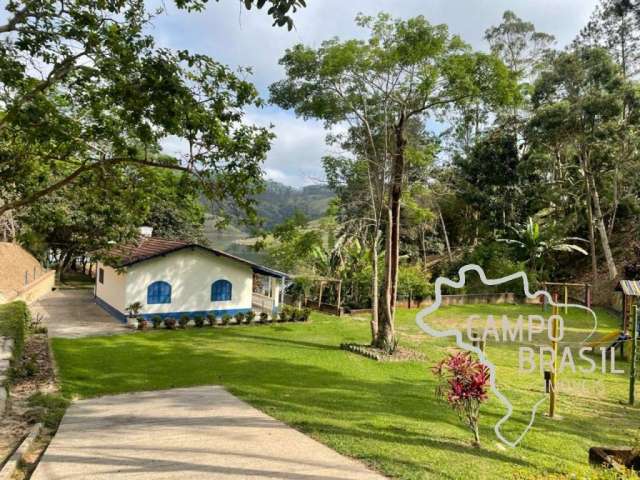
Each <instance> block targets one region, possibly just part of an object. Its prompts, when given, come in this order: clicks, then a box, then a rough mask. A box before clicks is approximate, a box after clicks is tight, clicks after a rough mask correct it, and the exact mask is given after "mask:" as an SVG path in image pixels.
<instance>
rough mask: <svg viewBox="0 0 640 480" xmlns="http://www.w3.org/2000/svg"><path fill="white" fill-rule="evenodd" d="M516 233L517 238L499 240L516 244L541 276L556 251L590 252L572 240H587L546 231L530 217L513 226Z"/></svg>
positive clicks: (549, 230)
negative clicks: (520, 224)
mask: <svg viewBox="0 0 640 480" xmlns="http://www.w3.org/2000/svg"><path fill="white" fill-rule="evenodd" d="M511 229H512V230H513V232H514V233H515V238H500V239H498V241H499V242H504V243H508V244H510V245H514V246H515V247H516V248H517V249H518V250H520V251H521V252H522V253H523V254H524V255H525V256H526V262H527V263H528V265H529V267H530V268H531V269H532V270H533V271H534V272H536V274H537V275H538V276H539V277H541V276H542V273H543V272H544V268H545V264H546V263H548V262H549V261H550V259H551V257H552V254H553V253H554V252H569V253H581V254H582V255H588V252H587V251H586V250H585V249H584V248H582V247H580V246H579V245H576V244H575V243H571V242H576V241H578V242H587V240H585V239H583V238H579V237H559V236H556V235H555V232H554V231H553V230H551V229H548V230H545V231H544V232H543V231H542V230H541V228H540V224H539V223H537V222H535V221H534V220H533V218H531V217H529V220H528V221H527V224H526V225H524V226H520V227H519V228H516V227H511Z"/></svg>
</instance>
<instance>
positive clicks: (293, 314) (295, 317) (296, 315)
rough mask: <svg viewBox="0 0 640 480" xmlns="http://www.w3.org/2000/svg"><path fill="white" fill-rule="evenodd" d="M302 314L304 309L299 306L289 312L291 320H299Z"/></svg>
mask: <svg viewBox="0 0 640 480" xmlns="http://www.w3.org/2000/svg"><path fill="white" fill-rule="evenodd" d="M301 316H302V310H301V309H299V308H292V309H291V312H290V313H289V321H290V322H297V321H298V318H299V317H301Z"/></svg>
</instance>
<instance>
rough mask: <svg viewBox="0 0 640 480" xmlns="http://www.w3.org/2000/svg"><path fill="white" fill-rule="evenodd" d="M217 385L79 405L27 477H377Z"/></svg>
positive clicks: (169, 479)
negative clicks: (32, 472)
mask: <svg viewBox="0 0 640 480" xmlns="http://www.w3.org/2000/svg"><path fill="white" fill-rule="evenodd" d="M384 478H385V477H383V476H381V475H379V474H377V473H374V472H372V471H370V470H368V469H367V468H366V467H365V466H364V465H363V464H361V463H359V462H356V461H354V460H352V459H349V458H346V457H343V456H342V455H339V454H338V453H336V452H334V451H333V450H331V449H329V448H328V447H326V446H324V445H322V444H320V443H318V442H316V441H315V440H312V439H311V438H309V437H307V436H305V435H303V434H302V433H300V432H298V431H297V430H294V429H292V428H290V427H288V426H286V425H285V424H283V423H280V422H278V421H276V420H274V419H273V418H271V417H269V416H268V415H266V414H264V413H262V412H260V411H259V410H256V409H255V408H253V407H251V406H250V405H248V404H246V403H244V402H243V401H241V400H239V399H237V398H236V397H234V396H233V395H231V394H230V393H228V392H227V391H226V390H224V389H223V388H222V387H215V386H208V387H196V388H182V389H175V390H165V391H158V392H143V393H136V394H129V395H117V396H109V397H102V398H97V399H92V400H82V401H79V402H76V403H74V404H73V405H72V406H71V407H70V408H69V410H67V413H66V415H65V416H64V419H63V420H62V423H61V425H60V429H59V430H58V433H57V434H56V436H55V437H54V439H53V441H52V442H51V444H50V445H49V448H48V449H47V451H46V452H45V454H44V456H43V457H42V459H41V461H40V465H39V466H38V467H37V469H36V471H35V473H34V475H33V477H32V480H76V479H92V480H107V479H109V480H124V479H127V480H129V479H131V480H134V479H136V480H138V479H140V480H142V479H163V480H173V479H175V480H185V479H189V480H200V479H224V480H240V479H243V480H249V479H260V480H265V479H288V480H311V479H315V480H384Z"/></svg>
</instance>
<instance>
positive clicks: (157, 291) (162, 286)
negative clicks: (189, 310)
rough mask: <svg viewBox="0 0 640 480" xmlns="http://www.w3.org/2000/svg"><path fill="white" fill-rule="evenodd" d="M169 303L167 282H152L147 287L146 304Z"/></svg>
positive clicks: (169, 289)
mask: <svg viewBox="0 0 640 480" xmlns="http://www.w3.org/2000/svg"><path fill="white" fill-rule="evenodd" d="M154 303H171V285H169V284H168V283H167V282H153V283H152V284H151V285H149V288H147V304H149V305H151V304H154Z"/></svg>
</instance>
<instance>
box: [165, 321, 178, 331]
mask: <svg viewBox="0 0 640 480" xmlns="http://www.w3.org/2000/svg"><path fill="white" fill-rule="evenodd" d="M164 328H166V329H167V330H175V328H176V319H175V318H166V319H165V320H164Z"/></svg>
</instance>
